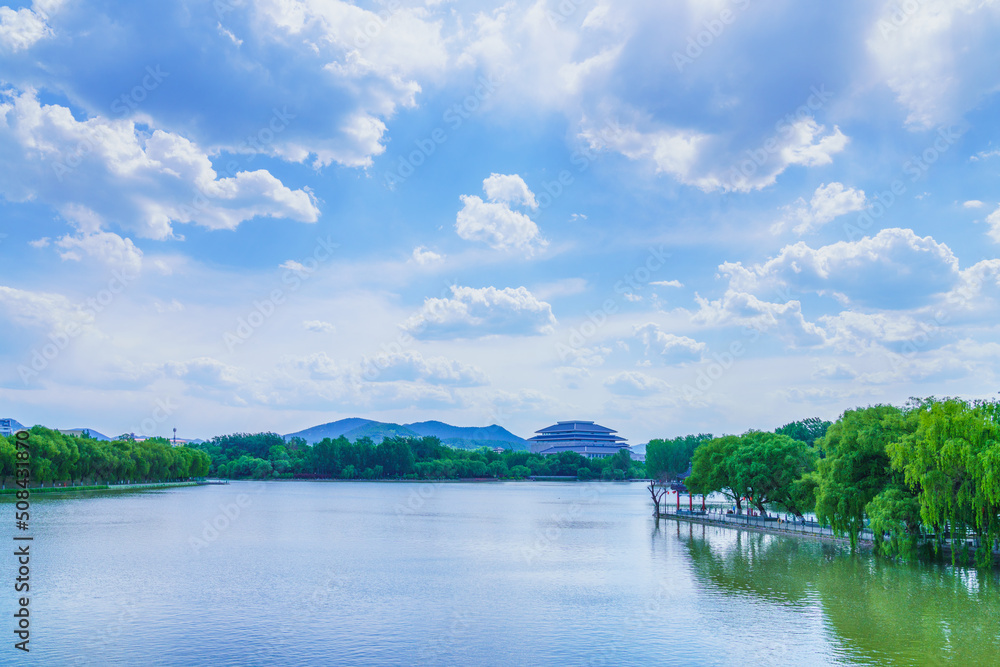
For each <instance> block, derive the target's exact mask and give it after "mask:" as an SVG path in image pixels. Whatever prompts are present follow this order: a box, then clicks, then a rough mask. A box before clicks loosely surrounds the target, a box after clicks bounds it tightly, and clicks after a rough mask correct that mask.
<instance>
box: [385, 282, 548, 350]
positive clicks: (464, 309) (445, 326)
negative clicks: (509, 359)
mask: <svg viewBox="0 0 1000 667" xmlns="http://www.w3.org/2000/svg"><path fill="white" fill-rule="evenodd" d="M451 292H452V296H451V297H449V298H443V299H437V298H432V299H426V300H425V301H424V305H423V307H422V308H421V309H420V311H419V312H417V313H416V314H415V315H413V316H412V317H410V318H409V319H408V320H407V321H406V322H405V323H404V324H403V328H404V329H405V330H407V331H409V332H410V333H411V334H413V335H414V336H415V337H417V338H423V339H451V338H480V337H482V336H490V335H508V336H532V335H540V334H548V333H551V332H552V331H553V326H554V325H555V324H556V318H555V316H554V315H553V314H552V307H551V306H550V305H549V304H548V303H546V302H544V301H539V300H538V299H537V298H535V296H534V295H533V294H532V293H531V292H529V291H528V289H527V288H525V287H517V288H512V287H507V288H504V289H497V288H496V287H483V288H478V289H477V288H474V287H462V286H459V285H453V286H452V287H451Z"/></svg>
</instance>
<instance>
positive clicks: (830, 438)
mask: <svg viewBox="0 0 1000 667" xmlns="http://www.w3.org/2000/svg"><path fill="white" fill-rule="evenodd" d="M910 429H911V427H910V425H909V424H908V421H907V418H906V414H905V412H904V411H903V410H901V409H900V408H897V407H895V406H892V405H875V406H872V407H867V408H857V409H855V410H847V411H846V412H844V414H843V415H842V416H841V417H840V419H838V420H837V421H836V422H834V423H833V425H831V426H830V428H829V429H828V430H827V432H826V435H825V436H824V437H823V438H822V439H821V440H819V441H818V443H819V446H820V448H821V449H822V451H823V452H824V454H825V458H823V459H822V460H820V461H819V463H818V465H817V470H818V473H819V484H818V486H817V488H816V516H817V518H819V520H820V521H821V522H823V523H827V524H829V525H830V526H832V527H833V529H834V531H836V532H837V533H839V534H847V536H848V537H849V538H850V540H851V546H852V548H853V547H855V546H857V540H858V536H859V534H860V533H861V530H862V529H863V528H864V525H865V507H866V506H867V505H868V503H870V502H871V501H872V500H873V499H874V498H875V496H877V495H878V494H880V493H881V492H882V491H883V490H885V489H886V488H887V487H888V486H890V485H892V484H896V485H897V486H898V485H899V482H901V480H900V479H899V475H898V473H895V472H894V471H893V470H892V467H891V466H890V462H889V454H888V452H887V449H886V448H887V447H888V446H889V445H890V444H891V443H893V442H895V441H897V440H899V439H901V438H902V437H903V436H904V435H906V433H907V432H908V430H910Z"/></svg>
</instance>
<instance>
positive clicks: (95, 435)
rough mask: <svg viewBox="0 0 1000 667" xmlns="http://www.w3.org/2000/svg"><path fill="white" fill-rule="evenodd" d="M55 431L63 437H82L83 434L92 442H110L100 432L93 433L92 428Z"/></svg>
mask: <svg viewBox="0 0 1000 667" xmlns="http://www.w3.org/2000/svg"><path fill="white" fill-rule="evenodd" d="M56 430H58V431H59V432H60V433H62V434H63V435H75V436H77V437H82V436H83V434H84V433H89V434H90V437H91V438H93V439H94V440H105V441H107V440H111V438H109V437H108V436H106V435H104V434H103V433H101V432H100V431H95V430H94V429H92V428H61V429H56Z"/></svg>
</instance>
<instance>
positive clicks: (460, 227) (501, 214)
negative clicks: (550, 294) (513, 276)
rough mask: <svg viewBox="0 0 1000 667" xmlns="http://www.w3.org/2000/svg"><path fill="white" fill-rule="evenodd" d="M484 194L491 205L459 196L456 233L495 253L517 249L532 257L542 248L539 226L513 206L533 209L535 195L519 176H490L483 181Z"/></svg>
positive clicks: (545, 243)
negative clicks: (459, 203) (486, 246)
mask: <svg viewBox="0 0 1000 667" xmlns="http://www.w3.org/2000/svg"><path fill="white" fill-rule="evenodd" d="M483 191H484V192H485V193H486V196H487V198H488V199H489V200H490V201H485V202H484V201H483V200H482V199H480V198H479V197H478V196H476V195H461V196H460V197H459V199H461V201H462V205H463V206H462V210H461V211H459V212H458V216H457V218H456V220H455V231H456V232H458V235H459V236H460V237H462V238H463V239H465V240H466V241H479V242H482V243H486V244H487V245H489V246H490V247H491V248H494V249H496V250H507V249H510V248H517V249H519V250H522V251H524V252H525V253H526V254H528V255H531V254H533V253H534V251H535V250H537V249H540V248H544V247H545V246H546V245H547V241H545V239H543V238H542V237H541V234H540V233H539V231H538V225H536V224H535V222H534V221H533V220H532V219H531V218H529V217H528V216H527V215H526V214H524V213H522V212H520V211H515V210H513V209H512V208H511V205H512V204H515V205H517V204H520V205H522V206H528V207H530V208H536V207H537V206H538V204H537V203H536V201H535V195H534V193H532V192H531V190H529V189H528V186H527V185H526V184H525V183H524V181H523V180H522V179H521V177H520V176H518V175H516V174H514V175H504V174H491V175H490V176H489V178H487V179H485V180H484V181H483Z"/></svg>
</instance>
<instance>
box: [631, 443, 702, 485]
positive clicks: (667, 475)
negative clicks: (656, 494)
mask: <svg viewBox="0 0 1000 667" xmlns="http://www.w3.org/2000/svg"><path fill="white" fill-rule="evenodd" d="M711 439H712V436H711V434H707V433H699V434H698V435H685V436H681V437H677V438H673V439H672V440H650V441H649V444H647V445H646V476H647V477H649V478H651V479H658V480H660V481H661V482H663V481H667V480H671V479H677V478H679V477H680V476H681V475H683V474H684V473H686V472H687V470H688V467H689V466H690V465H691V458H692V456H693V455H694V451H695V450H696V449H697V448H698V445H700V444H701V443H703V442H706V441H708V440H711Z"/></svg>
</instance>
